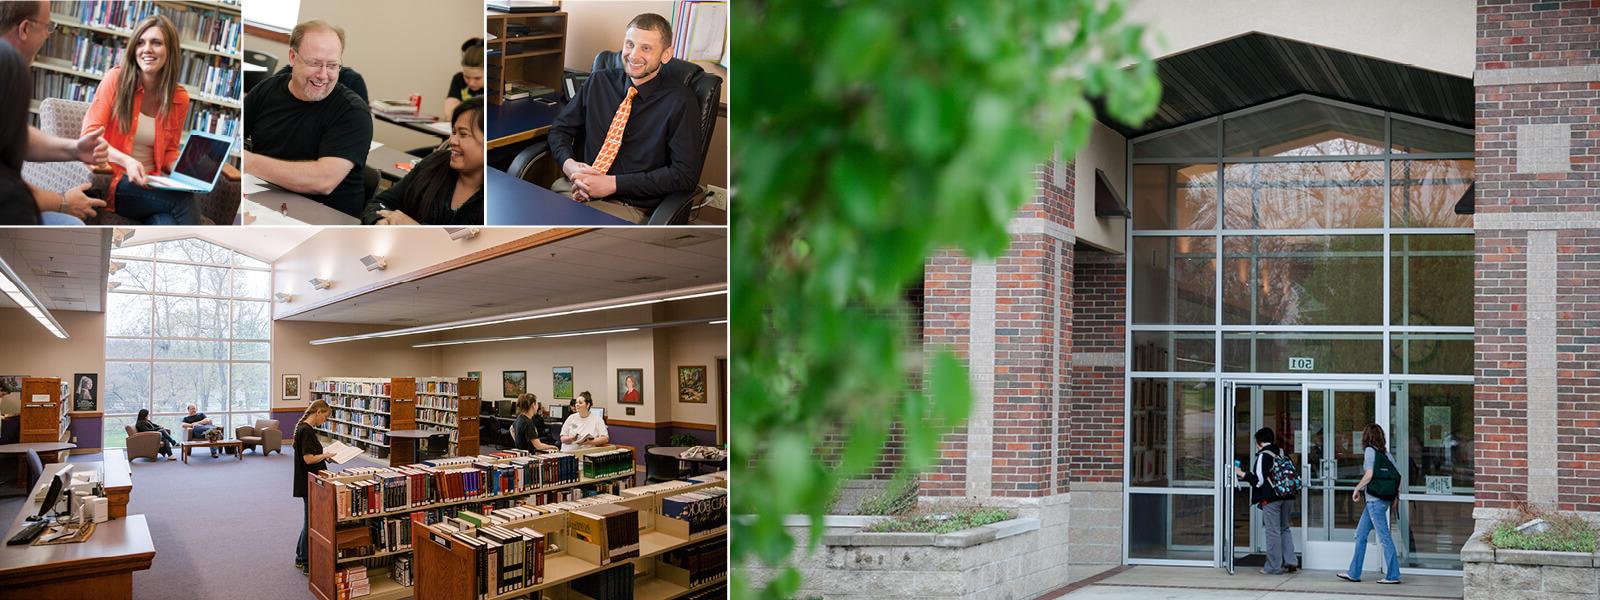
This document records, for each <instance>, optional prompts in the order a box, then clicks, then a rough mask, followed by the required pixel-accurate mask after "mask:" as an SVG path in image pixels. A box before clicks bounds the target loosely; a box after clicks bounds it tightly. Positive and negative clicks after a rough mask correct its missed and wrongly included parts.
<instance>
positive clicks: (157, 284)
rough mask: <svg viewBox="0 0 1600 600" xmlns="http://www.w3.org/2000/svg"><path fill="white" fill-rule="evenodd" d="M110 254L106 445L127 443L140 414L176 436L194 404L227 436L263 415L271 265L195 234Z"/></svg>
mask: <svg viewBox="0 0 1600 600" xmlns="http://www.w3.org/2000/svg"><path fill="white" fill-rule="evenodd" d="M111 257H112V258H111V260H112V269H113V271H114V273H113V274H112V276H111V286H112V287H111V290H110V291H109V293H107V295H106V370H105V373H106V375H105V377H106V379H105V384H104V386H105V390H104V392H105V393H104V394H103V396H102V398H103V401H102V403H101V405H102V407H103V410H104V411H105V419H104V423H105V425H104V427H105V439H104V445H105V447H107V448H118V447H123V446H124V445H125V444H126V442H125V440H126V437H127V436H126V433H125V430H124V429H123V427H124V426H125V425H131V424H133V421H134V418H135V416H136V415H137V414H138V412H139V409H142V408H147V409H150V414H151V416H152V418H153V419H154V420H155V421H156V422H157V423H160V424H162V425H163V426H165V427H168V428H171V429H172V430H173V431H174V433H175V436H174V437H180V435H181V433H182V431H181V429H180V428H179V427H178V422H179V419H180V418H182V417H183V416H184V415H185V414H186V406H187V405H188V404H191V403H192V404H194V405H195V406H196V407H198V408H199V410H200V411H201V412H204V413H206V415H207V416H209V417H211V419H212V421H213V422H214V423H215V424H216V425H218V426H220V427H223V428H224V431H229V432H231V431H233V428H234V427H235V426H237V425H241V424H248V423H253V422H254V420H255V419H257V418H267V415H268V410H269V403H270V399H269V397H268V394H269V393H270V390H271V381H270V379H271V368H270V365H269V362H268V360H269V359H270V357H271V347H272V339H271V338H272V327H271V323H272V321H271V307H270V303H269V301H268V297H269V296H270V294H271V290H272V272H271V267H270V265H268V264H267V263H265V262H262V261H260V260H256V259H254V258H251V257H249V256H245V255H244V254H240V253H239V252H236V251H233V250H230V249H228V248H224V247H222V246H219V245H216V244H213V243H211V242H207V241H204V240H200V239H194V238H186V239H177V240H163V241H156V242H152V243H146V244H139V245H130V246H125V247H122V248H117V249H115V250H112V252H111ZM180 439H181V438H180Z"/></svg>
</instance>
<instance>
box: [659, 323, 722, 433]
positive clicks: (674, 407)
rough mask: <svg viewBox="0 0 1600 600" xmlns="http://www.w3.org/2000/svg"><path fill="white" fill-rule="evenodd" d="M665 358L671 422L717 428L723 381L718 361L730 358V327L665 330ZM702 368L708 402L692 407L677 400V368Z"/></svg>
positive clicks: (708, 326) (704, 326)
mask: <svg viewBox="0 0 1600 600" xmlns="http://www.w3.org/2000/svg"><path fill="white" fill-rule="evenodd" d="M665 337H666V342H667V343H666V355H667V359H668V360H667V362H668V381H669V382H670V383H671V387H670V388H667V389H663V390H662V391H663V393H664V395H665V397H666V398H668V401H669V403H670V413H669V415H670V417H671V418H670V419H663V420H671V421H674V422H679V423H696V424H701V425H711V426H715V425H716V424H717V412H718V411H720V410H721V409H722V406H721V395H722V390H721V389H720V387H721V382H719V381H717V359H718V358H726V357H727V356H728V351H727V342H728V326H727V325H725V324H724V325H692V326H688V327H674V328H672V329H668V330H666V336H665ZM682 366H701V367H705V368H706V403H705V404H690V403H683V402H679V401H678V388H677V384H678V367H682Z"/></svg>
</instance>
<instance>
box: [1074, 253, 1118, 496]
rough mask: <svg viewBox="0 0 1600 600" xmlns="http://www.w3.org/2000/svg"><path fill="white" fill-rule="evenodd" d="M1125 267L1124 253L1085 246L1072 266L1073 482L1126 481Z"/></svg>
mask: <svg viewBox="0 0 1600 600" xmlns="http://www.w3.org/2000/svg"><path fill="white" fill-rule="evenodd" d="M1126 265H1127V257H1126V256H1125V255H1121V254H1111V253H1108V252H1102V251H1099V250H1093V249H1088V248H1084V247H1080V248H1079V249H1078V254H1077V261H1076V262H1074V263H1073V273H1072V280H1073V289H1072V303H1073V313H1072V317H1073V318H1072V347H1073V350H1074V352H1075V353H1076V354H1077V355H1078V357H1079V358H1080V359H1083V360H1079V361H1078V364H1075V365H1073V367H1072V402H1071V406H1072V418H1071V426H1070V431H1071V435H1070V437H1071V440H1072V441H1071V445H1070V446H1069V450H1068V453H1067V458H1068V464H1067V470H1066V472H1067V473H1070V474H1071V477H1070V479H1071V480H1072V481H1094V482H1106V483H1120V482H1121V481H1122V451H1123V448H1122V446H1123V423H1122V422H1123V412H1124V411H1123V398H1124V389H1125V388H1124V387H1123V372H1124V371H1123V364H1124V363H1123V362H1122V355H1123V354H1124V352H1125V349H1126V348H1125V337H1124V333H1125V330H1126V328H1127V313H1126V306H1127V296H1126V293H1127V275H1126V270H1125V269H1126ZM1091 357H1097V358H1099V360H1089V359H1090V358H1091ZM1111 363H1114V364H1111Z"/></svg>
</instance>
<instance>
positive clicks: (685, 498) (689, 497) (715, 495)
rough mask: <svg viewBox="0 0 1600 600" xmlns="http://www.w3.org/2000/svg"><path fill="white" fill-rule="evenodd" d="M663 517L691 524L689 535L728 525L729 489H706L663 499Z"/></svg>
mask: <svg viewBox="0 0 1600 600" xmlns="http://www.w3.org/2000/svg"><path fill="white" fill-rule="evenodd" d="M661 516H663V517H670V518H673V519H677V520H679V521H683V522H685V523H688V524H689V535H691V536H692V535H695V534H698V533H702V532H705V531H710V530H712V529H716V528H718V527H722V526H724V525H727V524H728V489H727V488H715V487H714V488H704V489H699V490H695V491H693V492H685V493H682V494H678V495H675V496H667V497H665V498H662V499H661Z"/></svg>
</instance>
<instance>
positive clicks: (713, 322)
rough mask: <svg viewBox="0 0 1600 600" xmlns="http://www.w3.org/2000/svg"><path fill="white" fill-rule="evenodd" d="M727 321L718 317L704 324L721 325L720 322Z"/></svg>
mask: <svg viewBox="0 0 1600 600" xmlns="http://www.w3.org/2000/svg"><path fill="white" fill-rule="evenodd" d="M727 322H728V320H727V319H720V320H717V321H712V322H710V323H706V324H707V325H722V324H724V323H727Z"/></svg>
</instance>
